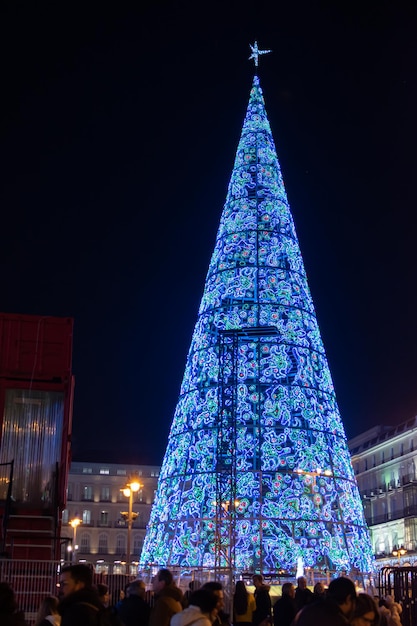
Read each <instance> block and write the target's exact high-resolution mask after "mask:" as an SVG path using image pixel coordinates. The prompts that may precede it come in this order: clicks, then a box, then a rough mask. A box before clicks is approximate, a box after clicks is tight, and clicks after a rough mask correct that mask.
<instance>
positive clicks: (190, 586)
mask: <svg viewBox="0 0 417 626" xmlns="http://www.w3.org/2000/svg"><path fill="white" fill-rule="evenodd" d="M200 587H201V585H200V583H199V582H198V580H192V581H190V582H189V583H188V589H187V591H186V592H185V593H184V606H185V607H187V606H188V605H189V604H190V597H191V594H192V593H193V591H197V589H200Z"/></svg>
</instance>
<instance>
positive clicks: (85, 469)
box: [83, 467, 93, 474]
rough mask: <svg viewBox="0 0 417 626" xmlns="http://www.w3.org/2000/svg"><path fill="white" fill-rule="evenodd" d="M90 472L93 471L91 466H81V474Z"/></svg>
mask: <svg viewBox="0 0 417 626" xmlns="http://www.w3.org/2000/svg"><path fill="white" fill-rule="evenodd" d="M92 473H93V468H92V467H83V474H92Z"/></svg>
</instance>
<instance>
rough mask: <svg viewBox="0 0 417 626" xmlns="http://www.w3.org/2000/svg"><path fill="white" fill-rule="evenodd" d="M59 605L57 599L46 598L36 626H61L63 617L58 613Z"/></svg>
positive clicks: (37, 617)
mask: <svg viewBox="0 0 417 626" xmlns="http://www.w3.org/2000/svg"><path fill="white" fill-rule="evenodd" d="M58 604H59V600H58V598H57V597H55V596H46V598H44V600H42V602H41V605H40V607H39V610H38V613H37V615H36V619H35V626H60V624H61V616H60V614H59V612H58Z"/></svg>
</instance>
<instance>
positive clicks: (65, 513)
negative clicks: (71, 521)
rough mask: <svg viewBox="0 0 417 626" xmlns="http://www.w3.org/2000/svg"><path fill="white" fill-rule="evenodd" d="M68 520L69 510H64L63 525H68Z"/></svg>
mask: <svg viewBox="0 0 417 626" xmlns="http://www.w3.org/2000/svg"><path fill="white" fill-rule="evenodd" d="M68 518H69V515H68V509H64V510H63V511H62V523H63V524H68Z"/></svg>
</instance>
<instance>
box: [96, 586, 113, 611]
mask: <svg viewBox="0 0 417 626" xmlns="http://www.w3.org/2000/svg"><path fill="white" fill-rule="evenodd" d="M97 591H98V597H99V598H100V602H101V604H102V605H103V606H104V607H105V608H106V609H107V608H108V606H109V603H110V593H109V588H108V586H107V585H105V584H103V583H98V584H97Z"/></svg>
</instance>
